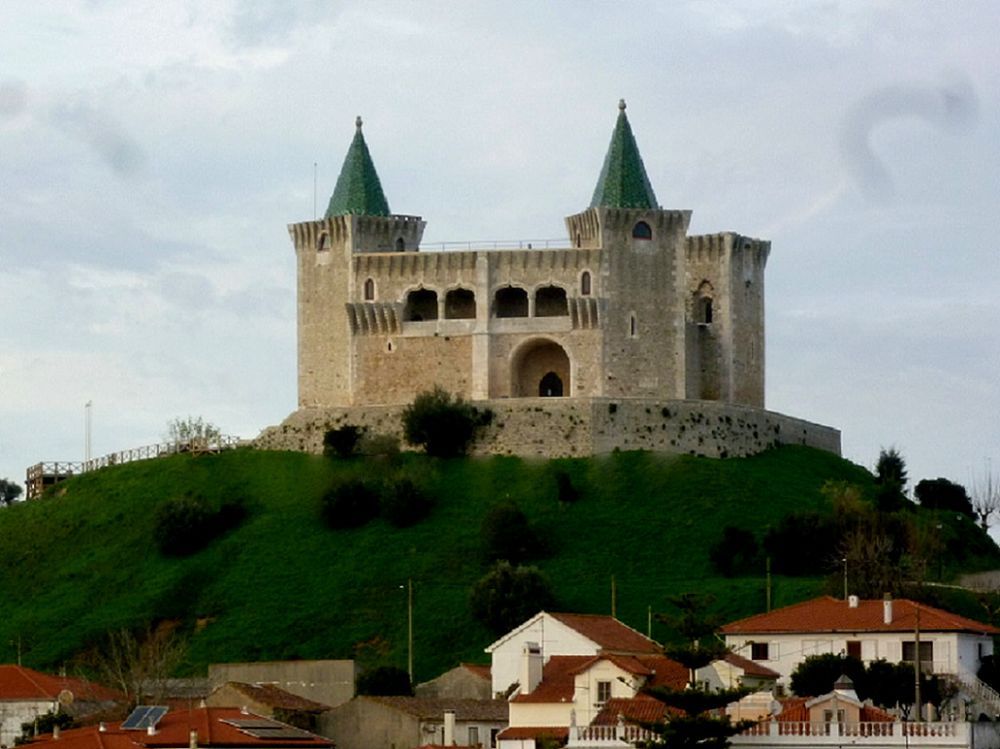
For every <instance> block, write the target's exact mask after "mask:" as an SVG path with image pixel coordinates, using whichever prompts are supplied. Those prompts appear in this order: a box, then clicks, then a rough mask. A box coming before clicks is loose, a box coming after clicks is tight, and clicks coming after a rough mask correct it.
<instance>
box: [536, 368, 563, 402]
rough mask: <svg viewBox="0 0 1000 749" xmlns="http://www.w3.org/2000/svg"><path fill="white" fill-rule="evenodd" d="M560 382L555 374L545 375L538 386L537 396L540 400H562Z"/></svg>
mask: <svg viewBox="0 0 1000 749" xmlns="http://www.w3.org/2000/svg"><path fill="white" fill-rule="evenodd" d="M562 394H563V391H562V380H560V379H559V375H557V374H556V373H555V372H549V373H547V374H546V375H545V376H544V377H543V378H542V381H541V382H540V383H539V384H538V395H540V396H541V397H542V398H562Z"/></svg>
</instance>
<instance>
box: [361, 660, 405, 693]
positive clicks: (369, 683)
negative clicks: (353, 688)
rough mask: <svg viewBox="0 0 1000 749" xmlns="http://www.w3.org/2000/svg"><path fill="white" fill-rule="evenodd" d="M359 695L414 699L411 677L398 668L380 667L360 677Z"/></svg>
mask: <svg viewBox="0 0 1000 749" xmlns="http://www.w3.org/2000/svg"><path fill="white" fill-rule="evenodd" d="M357 693H358V694H366V695H371V696H373V697H395V696H402V697H412V696H413V686H412V685H411V684H410V675H409V674H408V673H407V672H406V671H404V670H403V669H401V668H398V667H397V666H378V667H376V668H373V669H372V670H371V671H365V672H363V673H361V674H360V675H359V676H358V683H357Z"/></svg>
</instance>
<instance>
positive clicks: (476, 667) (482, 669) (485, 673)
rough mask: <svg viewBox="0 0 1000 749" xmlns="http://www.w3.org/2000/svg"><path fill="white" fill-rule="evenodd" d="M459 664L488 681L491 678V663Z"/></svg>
mask: <svg viewBox="0 0 1000 749" xmlns="http://www.w3.org/2000/svg"><path fill="white" fill-rule="evenodd" d="M458 665H460V666H461V667H462V668H464V669H465V670H466V671H469V672H471V673H473V674H475V675H476V676H478V677H479V678H480V679H485V680H486V681H489V680H490V678H491V676H490V673H491V670H490V666H489V664H487V665H485V666H484V665H482V664H480V663H460V664H458Z"/></svg>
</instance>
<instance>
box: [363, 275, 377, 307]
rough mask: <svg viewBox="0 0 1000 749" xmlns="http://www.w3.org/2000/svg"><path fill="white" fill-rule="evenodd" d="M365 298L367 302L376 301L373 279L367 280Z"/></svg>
mask: <svg viewBox="0 0 1000 749" xmlns="http://www.w3.org/2000/svg"><path fill="white" fill-rule="evenodd" d="M364 297H365V301H366V302H373V301H375V280H374V279H372V278H367V279H365V289H364Z"/></svg>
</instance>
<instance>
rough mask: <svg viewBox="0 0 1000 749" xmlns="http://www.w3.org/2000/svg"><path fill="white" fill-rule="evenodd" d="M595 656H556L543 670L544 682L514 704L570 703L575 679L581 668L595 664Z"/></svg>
mask: <svg viewBox="0 0 1000 749" xmlns="http://www.w3.org/2000/svg"><path fill="white" fill-rule="evenodd" d="M596 660H597V658H596V657H595V656H593V655H554V656H552V657H551V658H549V661H548V663H546V664H545V666H544V667H543V668H542V681H541V682H540V683H539V684H538V686H537V687H535V689H534V690H533V691H532V692H531V693H530V694H519V695H517V696H516V697H515V698H514V699H513V702H569V701H572V699H573V677H574V676H576V674H577V672H578V671H579V670H580V668H581V667H584V666H587V665H589V664H591V663H594V662H595V661H596Z"/></svg>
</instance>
